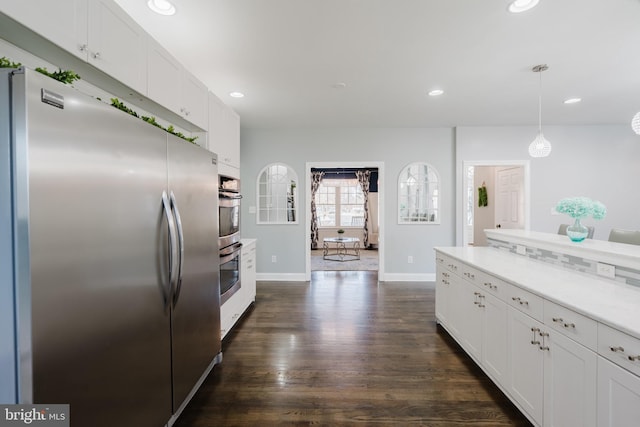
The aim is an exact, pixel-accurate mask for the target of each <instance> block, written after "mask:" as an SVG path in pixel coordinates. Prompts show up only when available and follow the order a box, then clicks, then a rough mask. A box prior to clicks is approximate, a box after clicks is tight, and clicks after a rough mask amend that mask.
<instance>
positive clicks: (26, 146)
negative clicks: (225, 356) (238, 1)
mask: <svg viewBox="0 0 640 427" xmlns="http://www.w3.org/2000/svg"><path fill="white" fill-rule="evenodd" d="M2 76H5V72H2V71H0V78H1V77H2ZM7 80H8V79H7ZM4 87H5V84H4V82H1V83H0V99H1V100H2V101H3V102H7V99H9V97H8V96H6V95H7V94H6V93H4V92H6V91H5V90H4V89H3V88H4ZM42 89H44V90H45V91H47V92H52V93H55V94H58V95H60V97H62V98H64V100H65V108H64V109H60V108H55V107H54V106H52V105H50V104H48V103H43V102H42V94H43V93H44V92H43V91H42ZM11 100H12V104H11V109H12V123H11V127H10V128H11V129H12V131H13V133H12V135H11V147H12V150H13V151H12V155H13V161H14V165H13V169H12V171H11V172H12V174H11V183H12V185H13V187H12V190H13V192H12V194H14V198H13V199H11V200H10V202H11V204H12V210H11V212H12V214H13V216H14V217H15V222H14V226H13V229H12V230H11V231H12V235H11V236H10V239H12V243H13V246H14V247H13V248H10V249H12V253H11V254H12V256H13V260H12V265H11V268H12V272H13V276H14V277H15V289H16V295H15V300H16V305H15V307H13V304H10V305H9V308H10V309H11V310H12V314H13V315H14V318H15V319H16V326H15V327H16V331H15V334H12V335H14V336H15V339H16V341H17V352H16V354H17V356H18V357H17V359H16V361H15V366H16V375H14V377H15V376H17V379H16V378H14V380H13V381H12V382H11V383H12V386H13V388H14V390H15V389H16V387H17V391H16V393H17V394H18V396H17V398H16V401H17V403H31V402H35V403H68V404H70V405H71V408H72V418H73V425H74V426H75V425H77V426H92V427H107V426H108V427H112V426H119V427H157V426H164V425H166V424H167V423H168V422H170V420H172V419H173V417H175V416H176V412H175V411H176V409H177V408H181V407H184V405H185V402H186V399H187V398H189V396H192V395H193V393H194V389H195V388H197V386H198V384H200V383H201V381H202V379H203V376H204V375H206V374H207V373H208V372H209V371H210V369H211V367H212V364H215V363H218V362H219V361H220V360H221V347H220V317H219V306H220V295H219V293H220V288H219V281H218V280H219V278H218V274H219V272H218V269H219V265H218V262H219V256H218V248H217V242H216V240H217V237H218V228H217V226H218V217H217V215H218V209H217V200H218V194H217V167H216V162H215V155H214V154H212V153H210V152H208V151H206V150H203V149H201V148H199V147H197V146H196V145H194V144H191V143H188V142H185V141H183V140H180V139H178V138H175V137H173V136H168V135H167V133H166V132H164V131H163V130H161V129H157V128H155V127H153V126H149V125H147V124H146V123H144V122H142V121H140V120H138V119H136V118H134V117H131V116H128V115H126V114H123V113H122V112H120V111H118V110H117V109H114V108H112V107H110V106H108V105H106V104H104V103H102V102H99V101H97V100H94V99H93V98H90V97H87V96H85V95H82V94H81V93H80V92H79V91H77V90H75V89H73V88H70V87H66V86H64V85H62V84H60V83H58V82H56V81H55V80H53V79H50V78H49V77H46V76H43V75H41V74H39V73H35V72H32V71H28V70H27V71H25V72H24V73H18V74H16V75H15V76H14V77H13V79H12V87H11ZM5 113H6V111H5V107H4V106H3V104H2V103H0V124H2V125H3V127H2V128H1V129H0V134H1V135H2V136H3V139H4V132H5V129H8V128H9V126H6V127H5V126H4V125H5V124H6V123H5V116H6V114H5ZM3 142H4V141H0V149H2V150H4V148H5V147H4V144H2V143H3ZM3 160H4V159H3V158H0V174H3V173H5V172H6V171H5V170H4V169H5V168H4V165H5V163H3ZM4 181H5V180H4V178H2V175H0V184H3V185H4ZM0 189H2V191H4V187H2V188H0ZM169 192H173V194H174V197H173V199H174V200H173V205H174V208H172V206H171V204H172V200H170V198H169V197H168V196H167V193H169ZM0 200H1V201H2V202H3V203H4V202H5V196H4V193H3V194H0ZM177 206H179V207H180V209H179V211H178V210H177ZM2 208H4V205H3V206H2ZM4 212H5V211H4V209H0V214H3V213H4ZM0 219H4V217H2V218H0ZM178 226H179V227H180V230H178V229H177V228H178ZM4 231H5V228H3V227H0V237H4ZM181 242H182V243H181ZM0 254H2V256H3V258H4V255H6V254H5V246H4V245H1V246H0ZM181 254H183V256H181ZM3 261H4V259H3V260H0V264H1V265H2V266H3V267H4V266H5V264H4V263H3ZM2 273H4V272H1V273H0V278H4V277H5V276H4V274H2ZM179 278H182V285H181V287H180V288H181V291H180V298H179V300H178V299H177V298H176V303H175V306H173V305H172V304H170V303H168V304H167V303H166V302H167V301H168V302H171V301H172V298H173V296H174V295H175V293H176V288H177V287H178V286H177V285H178V279H179ZM172 283H173V284H175V285H176V287H175V288H174V287H173V285H172ZM4 290H5V287H4V283H0V296H1V297H2V298H4V297H5V296H6V293H5V292H4ZM11 300H13V299H12V298H11ZM163 302H165V304H163ZM5 307H6V305H5V304H3V301H0V308H2V309H4V308H5ZM2 314H3V313H0V321H4V319H5V317H4V316H2ZM3 324H4V323H3ZM8 326H11V324H10V323H9V324H8ZM0 338H3V339H4V335H2V336H0ZM4 345H5V343H4V341H3V342H2V343H1V344H0V346H1V347H0V349H4V348H5V347H4ZM4 366H5V363H4V362H3V364H2V367H3V369H2V370H0V380H1V381H3V382H4V379H5V377H4V375H5V374H6V370H5V369H4ZM16 383H17V386H16V385H15V384H16ZM3 386H4V384H3ZM3 386H0V396H1V397H2V398H3V399H4V396H5V394H4V391H5V388H4V387H3ZM172 414H173V417H172Z"/></svg>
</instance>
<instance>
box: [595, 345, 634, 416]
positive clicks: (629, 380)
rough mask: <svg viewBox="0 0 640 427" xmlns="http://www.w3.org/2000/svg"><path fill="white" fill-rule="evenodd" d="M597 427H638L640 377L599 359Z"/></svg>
mask: <svg viewBox="0 0 640 427" xmlns="http://www.w3.org/2000/svg"><path fill="white" fill-rule="evenodd" d="M597 413H598V427H630V426H637V425H639V424H640V377H637V376H635V375H634V374H632V373H631V372H629V371H626V370H624V369H622V368H621V367H619V366H617V365H614V364H613V363H611V362H609V361H608V360H606V359H604V358H602V357H600V356H598V410H597Z"/></svg>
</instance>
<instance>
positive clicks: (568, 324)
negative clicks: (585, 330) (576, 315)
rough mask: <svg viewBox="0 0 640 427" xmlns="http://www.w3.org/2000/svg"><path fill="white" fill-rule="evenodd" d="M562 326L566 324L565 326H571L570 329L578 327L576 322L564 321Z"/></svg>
mask: <svg viewBox="0 0 640 427" xmlns="http://www.w3.org/2000/svg"><path fill="white" fill-rule="evenodd" d="M562 326H564V327H565V328H570V329H575V328H576V324H575V323H564V324H563V325H562Z"/></svg>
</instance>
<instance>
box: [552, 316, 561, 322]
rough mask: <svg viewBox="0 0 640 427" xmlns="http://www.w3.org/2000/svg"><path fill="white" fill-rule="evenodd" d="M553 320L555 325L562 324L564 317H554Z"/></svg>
mask: <svg viewBox="0 0 640 427" xmlns="http://www.w3.org/2000/svg"><path fill="white" fill-rule="evenodd" d="M551 320H553V321H554V322H555V323H562V322H563V320H562V317H554V318H552V319H551Z"/></svg>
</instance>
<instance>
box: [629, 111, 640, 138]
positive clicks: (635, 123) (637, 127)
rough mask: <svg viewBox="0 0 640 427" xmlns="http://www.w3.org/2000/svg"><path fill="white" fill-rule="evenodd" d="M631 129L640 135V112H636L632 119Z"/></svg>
mask: <svg viewBox="0 0 640 427" xmlns="http://www.w3.org/2000/svg"><path fill="white" fill-rule="evenodd" d="M631 129H633V131H634V132H635V133H637V134H638V135H640V112H638V113H636V115H635V116H633V119H631Z"/></svg>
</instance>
